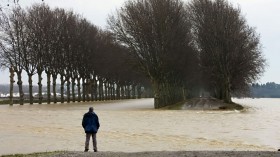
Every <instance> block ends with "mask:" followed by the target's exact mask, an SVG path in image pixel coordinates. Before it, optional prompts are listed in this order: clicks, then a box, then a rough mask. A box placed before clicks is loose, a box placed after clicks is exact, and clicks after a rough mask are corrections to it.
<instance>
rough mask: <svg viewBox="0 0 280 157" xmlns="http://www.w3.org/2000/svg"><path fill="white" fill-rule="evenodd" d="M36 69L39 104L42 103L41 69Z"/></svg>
mask: <svg viewBox="0 0 280 157" xmlns="http://www.w3.org/2000/svg"><path fill="white" fill-rule="evenodd" d="M37 71H38V94H39V102H38V103H39V104H42V102H43V95H42V80H43V78H42V71H41V70H37Z"/></svg>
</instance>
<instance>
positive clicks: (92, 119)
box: [82, 112, 100, 133]
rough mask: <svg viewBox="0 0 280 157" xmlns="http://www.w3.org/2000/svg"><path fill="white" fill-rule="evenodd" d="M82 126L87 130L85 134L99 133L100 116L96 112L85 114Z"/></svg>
mask: <svg viewBox="0 0 280 157" xmlns="http://www.w3.org/2000/svg"><path fill="white" fill-rule="evenodd" d="M82 126H83V128H84V130H85V133H97V131H98V129H99V126H100V125H99V120H98V116H97V115H96V114H95V113H94V112H87V113H85V114H84V117H83V122H82Z"/></svg>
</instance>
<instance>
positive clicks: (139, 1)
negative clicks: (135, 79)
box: [108, 0, 192, 108]
mask: <svg viewBox="0 0 280 157" xmlns="http://www.w3.org/2000/svg"><path fill="white" fill-rule="evenodd" d="M108 23H109V26H110V30H111V31H112V33H114V34H115V36H116V39H117V41H118V42H119V43H120V44H122V45H125V46H126V47H128V48H129V50H130V51H129V52H130V53H131V54H132V55H133V56H134V57H135V59H136V60H137V61H138V65H139V68H140V69H141V71H143V72H144V74H145V75H146V76H148V78H149V79H150V81H151V82H152V85H153V90H154V98H155V101H154V107H155V108H160V107H163V106H166V105H171V104H174V103H177V102H178V101H182V99H183V95H182V92H178V91H182V90H181V88H182V82H184V81H182V78H177V76H178V75H177V74H178V72H179V71H177V69H174V68H171V67H173V66H172V65H175V63H176V62H177V61H176V60H174V59H170V58H169V57H170V56H174V57H175V56H176V57H175V58H177V57H180V56H181V58H182V59H185V60H188V59H189V58H185V53H190V52H192V48H191V47H190V41H191V38H190V24H189V21H188V19H187V14H186V11H185V8H184V5H183V2H182V1H181V0H133V1H128V2H126V3H125V4H124V6H123V7H122V8H120V9H119V10H118V12H117V14H116V15H113V16H111V17H110V18H109V20H108Z"/></svg>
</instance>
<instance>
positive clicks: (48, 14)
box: [0, 4, 147, 104]
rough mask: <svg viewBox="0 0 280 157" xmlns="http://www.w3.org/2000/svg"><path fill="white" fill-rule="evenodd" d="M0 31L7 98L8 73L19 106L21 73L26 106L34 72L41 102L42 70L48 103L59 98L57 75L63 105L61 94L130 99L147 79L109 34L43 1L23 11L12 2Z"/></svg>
mask: <svg viewBox="0 0 280 157" xmlns="http://www.w3.org/2000/svg"><path fill="white" fill-rule="evenodd" d="M0 29H1V30H0V32H1V38H0V49H1V51H0V55H1V57H0V58H1V64H2V66H5V67H8V68H10V72H11V102H12V88H13V83H14V80H13V75H14V74H13V73H16V75H17V80H18V81H17V84H18V86H19V92H20V104H23V103H24V93H23V90H22V72H23V71H24V72H26V73H27V76H28V83H29V101H30V104H33V99H34V97H33V91H32V89H33V82H32V77H33V76H34V75H35V74H37V76H38V88H39V92H38V97H39V103H42V101H43V95H42V79H43V78H42V74H43V73H45V74H46V76H47V102H48V103H50V102H51V100H53V101H54V103H56V102H57V101H58V100H57V94H56V84H57V83H56V80H57V79H58V77H60V88H61V89H60V91H61V93H60V96H61V97H60V101H61V102H62V103H63V102H64V101H65V97H64V95H65V94H66V100H67V102H70V101H71V100H72V101H74V102H75V101H78V102H79V101H86V100H105V99H120V98H123V97H126V98H131V97H132V98H135V97H136V91H137V93H138V96H140V93H141V86H142V85H143V83H145V82H147V81H146V80H145V78H144V77H143V76H142V75H139V74H138V73H136V72H134V71H133V70H132V69H131V66H128V63H127V62H133V60H132V59H131V57H129V55H127V54H128V53H126V51H128V50H127V49H126V48H125V47H123V46H121V45H118V44H117V43H115V42H114V41H113V38H112V36H111V34H110V33H108V32H106V31H103V30H101V29H99V28H97V27H96V26H94V25H93V24H91V23H90V22H88V21H87V20H86V19H85V18H83V17H81V16H80V15H78V14H75V13H73V12H72V11H66V10H64V9H60V8H55V9H50V8H49V6H47V5H45V4H35V5H33V6H31V7H30V8H27V9H22V8H21V7H19V6H17V7H15V8H13V9H12V10H11V11H9V12H1V24H0ZM51 82H52V86H51ZM145 84H147V83H145ZM51 87H52V91H51ZM65 87H66V89H64V88H65ZM76 87H77V90H76ZM136 89H138V90H136ZM65 91H66V92H65ZM75 92H77V93H75ZM51 93H53V95H52V96H51ZM76 95H77V96H78V97H77V99H76Z"/></svg>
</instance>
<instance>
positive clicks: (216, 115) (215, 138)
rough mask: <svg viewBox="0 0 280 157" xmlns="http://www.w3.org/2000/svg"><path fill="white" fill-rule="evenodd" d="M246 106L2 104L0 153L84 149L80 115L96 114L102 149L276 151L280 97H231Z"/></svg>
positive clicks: (279, 141) (138, 102) (137, 102)
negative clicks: (204, 108) (207, 108)
mask: <svg viewBox="0 0 280 157" xmlns="http://www.w3.org/2000/svg"><path fill="white" fill-rule="evenodd" d="M234 101H235V102H237V103H241V104H245V105H246V107H247V110H246V111H244V112H239V111H219V112H217V111H189V110H184V111H180V110H154V109H153V99H141V100H126V101H110V102H93V103H92V102H91V103H89V102H87V103H71V104H51V105H46V104H43V105H24V106H19V105H15V106H12V107H10V106H8V105H4V106H0V154H11V153H30V152H37V151H52V150H74V151H82V150H83V148H84V132H83V129H82V127H81V119H82V115H83V114H84V112H86V111H87V109H88V107H89V106H94V108H95V110H96V112H97V114H98V115H99V118H100V123H101V127H100V132H99V133H98V137H97V138H98V145H99V150H100V151H123V152H136V151H162V150H164V151H177V150H276V149H277V147H279V146H280V138H279V136H278V135H279V134H280V131H279V130H280V128H279V126H280V125H279V124H280V122H279V119H280V115H279V113H278V111H279V110H280V99H235V100H234Z"/></svg>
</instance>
